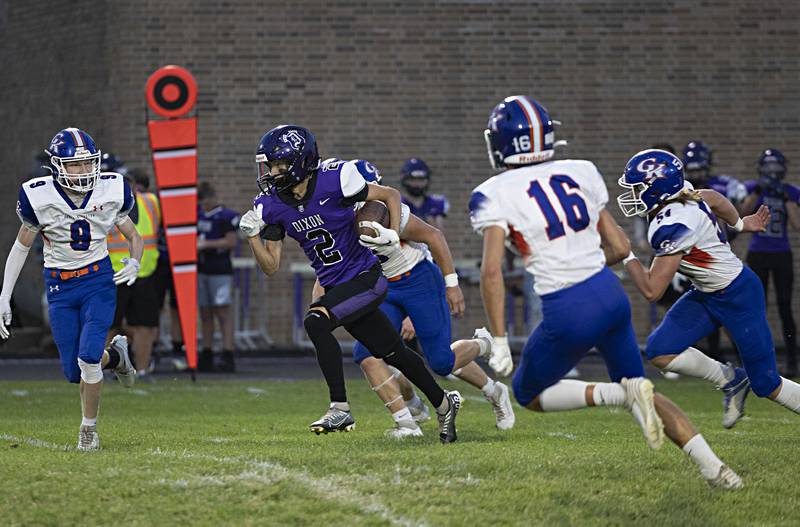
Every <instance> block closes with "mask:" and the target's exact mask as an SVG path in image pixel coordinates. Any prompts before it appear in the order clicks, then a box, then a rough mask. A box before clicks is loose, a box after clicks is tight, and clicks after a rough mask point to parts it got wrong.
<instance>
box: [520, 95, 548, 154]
mask: <svg viewBox="0 0 800 527" xmlns="http://www.w3.org/2000/svg"><path fill="white" fill-rule="evenodd" d="M517 102H519V104H520V106H522V109H523V111H524V112H525V115H526V116H527V117H528V123H529V124H530V125H532V126H531V139H532V140H533V145H532V147H533V148H532V151H533V153H539V152H542V150H543V149H544V137H543V136H542V129H543V126H542V119H541V118H540V117H539V112H537V111H536V107H535V106H534V105H533V104H531V101H529V100H528V98H527V97H517Z"/></svg>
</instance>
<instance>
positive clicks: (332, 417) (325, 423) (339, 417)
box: [309, 404, 356, 435]
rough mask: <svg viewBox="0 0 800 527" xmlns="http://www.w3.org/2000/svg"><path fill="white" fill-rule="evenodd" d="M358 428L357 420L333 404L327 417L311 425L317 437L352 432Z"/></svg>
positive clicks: (326, 413)
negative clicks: (332, 433)
mask: <svg viewBox="0 0 800 527" xmlns="http://www.w3.org/2000/svg"><path fill="white" fill-rule="evenodd" d="M355 427H356V420H355V419H353V415H352V414H351V413H350V412H349V411H347V410H340V409H338V408H336V407H335V406H334V405H333V404H331V407H330V408H328V411H327V412H325V415H323V416H322V417H320V418H319V419H317V420H316V421H314V422H313V423H311V424H310V425H309V429H310V430H311V431H312V432H314V433H315V434H317V435H320V434H327V433H329V432H350V431H351V430H353V429H354V428H355Z"/></svg>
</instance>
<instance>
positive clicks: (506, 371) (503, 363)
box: [489, 337, 514, 377]
mask: <svg viewBox="0 0 800 527" xmlns="http://www.w3.org/2000/svg"><path fill="white" fill-rule="evenodd" d="M489 366H490V367H491V368H492V369H493V370H494V371H495V372H496V373H497V374H498V375H501V376H503V377H508V376H509V375H510V374H511V371H512V370H513V369H514V360H513V359H512V358H511V348H510V347H509V346H508V337H495V338H494V339H493V341H492V349H491V351H490V357H489Z"/></svg>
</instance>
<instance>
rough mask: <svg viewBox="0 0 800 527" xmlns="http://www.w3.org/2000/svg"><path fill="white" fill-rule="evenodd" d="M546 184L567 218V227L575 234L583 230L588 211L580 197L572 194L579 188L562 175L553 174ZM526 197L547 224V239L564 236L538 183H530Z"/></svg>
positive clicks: (563, 231) (573, 181)
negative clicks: (534, 205) (537, 209)
mask: <svg viewBox="0 0 800 527" xmlns="http://www.w3.org/2000/svg"><path fill="white" fill-rule="evenodd" d="M548 183H549V185H550V188H551V189H553V192H554V193H555V195H556V197H557V198H558V201H559V202H560V203H561V208H562V209H563V210H564V215H565V216H566V218H567V225H569V226H570V228H571V229H572V230H573V231H575V232H579V231H582V230H583V229H585V228H586V227H587V226H588V225H589V211H588V210H587V209H586V202H585V201H584V200H583V198H582V197H581V195H580V194H578V193H577V192H574V191H576V190H579V189H580V188H581V187H580V186H579V185H578V184H577V183H575V180H574V179H572V178H571V177H569V176H567V175H564V174H553V175H552V176H550V179H549V180H548ZM528 196H530V197H532V198H533V199H535V200H536V203H537V204H538V205H539V209H541V211H542V214H543V215H544V219H545V221H546V222H547V228H546V229H545V230H546V231H547V237H548V239H550V240H555V239H556V238H560V237H562V236H564V234H566V231H565V230H564V224H563V223H562V222H561V220H560V219H558V214H557V213H556V210H555V208H553V205H552V204H551V203H550V198H548V197H547V194H545V192H544V189H543V188H542V185H541V184H539V181H537V180H534V181H531V186H530V187H528Z"/></svg>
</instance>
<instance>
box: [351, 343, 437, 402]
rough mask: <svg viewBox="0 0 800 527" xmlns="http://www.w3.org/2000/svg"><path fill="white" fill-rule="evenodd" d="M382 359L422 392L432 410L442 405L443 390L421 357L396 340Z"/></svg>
mask: <svg viewBox="0 0 800 527" xmlns="http://www.w3.org/2000/svg"><path fill="white" fill-rule="evenodd" d="M339 355H340V356H339V367H340V368H341V367H342V359H341V352H340V354H339ZM382 358H383V360H384V361H385V362H386V364H389V365H391V366H394V367H395V368H397V369H398V370H400V371H401V372H402V373H403V375H405V376H406V378H407V379H408V380H409V381H411V384H413V385H414V386H416V387H417V388H419V389H420V390H422V393H424V394H425V397H427V398H428V400H429V401H430V402H431V404H432V405H433V406H434V408H438V407H439V406H441V405H442V404H443V400H444V399H445V397H444V390H442V388H441V387H440V386H439V385H438V384H437V383H436V380H435V379H434V378H433V375H431V372H430V371H428V368H427V367H426V366H425V363H424V362H423V361H422V357H420V356H419V355H417V354H416V353H414V352H413V351H411V350H410V349H408V348H407V347H406V346H405V345H404V344H403V342H402V340H400V339H399V338H398V339H397V341H396V344H395V346H394V347H393V348H392V350H391V351H390V352H389V354H388V355H386V356H385V357H382ZM342 376H344V374H342ZM444 403H445V404H446V403H447V401H444ZM445 408H446V407H445Z"/></svg>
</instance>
